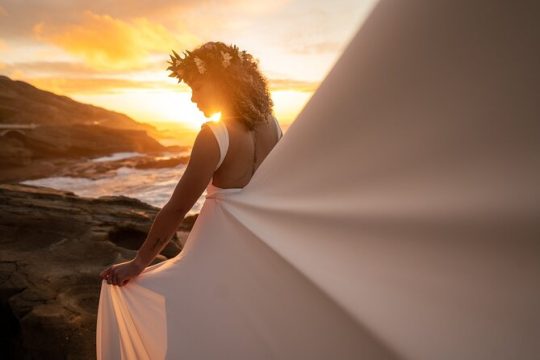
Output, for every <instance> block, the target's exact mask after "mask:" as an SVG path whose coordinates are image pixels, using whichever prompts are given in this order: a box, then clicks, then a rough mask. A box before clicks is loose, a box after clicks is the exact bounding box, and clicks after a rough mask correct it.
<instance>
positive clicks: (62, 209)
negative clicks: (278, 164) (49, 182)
mask: <svg viewBox="0 0 540 360" xmlns="http://www.w3.org/2000/svg"><path fill="white" fill-rule="evenodd" d="M177 161H178V160H177ZM158 211H159V208H157V207H154V206H151V205H148V204H145V203H144V202H141V201H139V200H137V199H132V198H128V197H125V196H102V197H99V198H85V197H79V196H77V195H75V194H73V193H72V192H68V191H61V190H55V189H50V188H46V187H39V186H30V185H22V184H0V249H1V251H0V318H1V321H0V324H1V325H0V326H1V333H2V339H1V340H0V358H8V359H11V358H13V359H16V358H25V359H26V358H32V359H33V358H39V359H42V358H47V359H48V358H51V359H56V358H58V359H60V358H69V359H89V358H95V329H96V328H95V326H96V320H97V318H96V311H97V305H98V299H99V291H100V286H101V279H100V278H99V272H100V271H101V270H103V269H104V268H105V267H106V266H108V265H110V264H114V263H118V262H122V261H127V260H129V259H131V258H133V256H134V255H135V252H136V249H138V248H139V246H140V244H142V242H143V241H144V239H145V237H146V234H147V233H148V231H149V229H150V226H151V224H152V222H153V219H154V217H155V215H156V214H157V212H158ZM196 218H197V215H195V216H191V217H186V219H185V220H184V221H183V222H182V224H181V225H180V227H179V229H178V231H177V233H176V235H175V236H174V237H173V239H171V241H170V242H169V244H168V245H167V247H166V248H165V249H164V250H163V251H162V253H161V254H160V255H158V256H157V257H156V259H155V260H154V262H153V264H154V263H156V262H160V261H163V260H165V259H167V258H171V257H174V256H176V255H177V254H178V253H179V252H180V251H181V249H182V245H183V243H184V241H185V239H186V238H187V236H188V234H189V231H190V230H191V227H192V226H193V223H194V222H195V220H196ZM44 334H46V335H47V336H44Z"/></svg>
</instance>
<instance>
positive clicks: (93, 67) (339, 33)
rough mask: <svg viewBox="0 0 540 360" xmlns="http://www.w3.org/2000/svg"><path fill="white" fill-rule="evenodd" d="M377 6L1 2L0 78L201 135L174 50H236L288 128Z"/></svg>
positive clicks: (300, 1)
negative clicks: (257, 71) (258, 73)
mask: <svg viewBox="0 0 540 360" xmlns="http://www.w3.org/2000/svg"><path fill="white" fill-rule="evenodd" d="M373 3H374V0H341V1H333V2H328V1H322V0H321V1H319V0H317V1H314V0H289V1H287V0H271V1H247V0H245V1H244V0H228V1H200V0H184V1H177V0H175V1H172V0H153V1H149V0H144V1H128V0H116V1H105V0H94V1H81V0H70V1H65V0H52V1H43V0H41V1H40V0H28V1H20V0H0V74H3V75H6V76H8V77H10V78H12V79H14V80H22V81H26V82H29V83H30V84H32V85H34V86H36V87H38V88H42V89H45V90H49V91H52V92H54V93H57V94H62V95H67V96H69V97H71V98H73V99H75V100H78V101H81V102H84V103H90V104H94V105H97V106H102V107H105V108H107V109H111V110H115V111H119V112H123V113H125V114H127V115H129V116H131V117H132V118H134V119H135V120H137V121H142V122H150V123H158V122H174V123H177V124H183V125H185V126H186V128H192V129H198V128H199V127H200V124H201V123H202V122H203V121H204V120H205V119H204V117H203V114H202V113H201V112H199V110H198V109H197V107H196V106H195V105H194V104H192V103H191V101H190V97H191V91H190V89H189V87H187V86H186V85H185V84H184V83H182V84H181V85H178V84H177V80H176V79H173V78H170V77H168V74H169V72H168V71H167V70H166V68H167V66H168V64H167V61H168V60H169V56H168V54H169V53H170V50H171V49H174V50H175V51H176V52H178V53H180V52H181V51H183V50H184V49H188V50H189V49H192V48H195V47H197V46H199V45H201V44H202V43H204V42H206V41H223V42H225V43H226V44H236V45H238V46H239V48H240V49H241V50H246V51H247V52H249V53H251V54H253V55H254V56H255V57H256V58H258V59H259V60H260V67H261V69H262V71H263V73H264V75H265V76H266V77H267V78H268V79H269V81H270V90H271V92H272V98H273V100H274V103H275V107H274V111H275V114H276V116H277V118H278V119H279V121H280V123H282V124H283V125H285V126H286V124H288V123H290V122H291V121H292V120H294V118H295V117H296V115H297V114H298V113H299V112H300V111H301V109H302V107H303V106H304V105H305V103H306V102H307V101H308V100H309V98H310V97H311V96H312V94H313V92H314V91H315V90H316V89H317V87H318V86H319V84H320V82H321V81H322V80H323V79H324V77H325V76H326V74H327V73H328V71H330V69H331V68H332V66H333V64H334V63H335V61H336V60H337V59H338V57H339V55H340V54H341V52H342V51H343V50H344V48H345V46H346V45H347V43H348V41H349V40H350V39H351V38H352V36H353V35H354V34H355V33H356V30H357V29H358V28H359V26H360V24H361V23H362V21H363V20H364V18H365V16H366V15H367V14H368V12H369V10H370V9H371V7H372V5H373Z"/></svg>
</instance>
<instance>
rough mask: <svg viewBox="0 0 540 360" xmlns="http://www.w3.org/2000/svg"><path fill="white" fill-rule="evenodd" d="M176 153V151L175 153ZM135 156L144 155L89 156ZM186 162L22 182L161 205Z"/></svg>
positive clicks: (203, 196) (199, 203)
mask: <svg viewBox="0 0 540 360" xmlns="http://www.w3.org/2000/svg"><path fill="white" fill-rule="evenodd" d="M176 155H177V156H178V155H179V154H176ZM135 156H144V154H140V153H137V152H122V153H114V154H111V155H108V156H103V157H99V158H95V159H92V160H91V161H94V162H104V161H114V160H120V159H127V158H130V157H135ZM169 157H170V156H169V155H168V154H162V155H161V156H156V157H155V159H156V160H162V159H167V158H169ZM186 166H187V165H186V164H179V165H176V166H174V167H170V168H158V169H137V168H131V167H119V168H117V169H116V170H114V171H111V172H108V173H106V174H104V177H102V178H100V179H95V180H94V179H87V178H82V177H67V176H57V177H48V178H42V179H33V180H25V181H21V184H28V185H37V186H46V187H50V188H54V189H59V190H66V191H71V192H73V193H75V194H76V195H78V196H83V197H99V196H105V195H107V196H110V195H124V196H128V197H132V198H136V199H139V200H141V201H143V202H145V203H147V204H150V205H153V206H157V207H159V208H161V207H163V205H165V203H166V202H167V201H168V200H169V199H170V197H171V195H172V193H173V191H174V188H175V187H176V184H178V181H180V178H181V177H182V175H183V174H184V171H185V168H186ZM205 199H206V190H205V191H204V192H203V194H201V196H200V197H199V199H198V200H197V201H196V203H195V204H194V205H193V207H192V209H191V210H190V211H189V212H188V214H187V215H194V214H197V213H199V212H200V210H201V207H202V204H203V203H204V200H205Z"/></svg>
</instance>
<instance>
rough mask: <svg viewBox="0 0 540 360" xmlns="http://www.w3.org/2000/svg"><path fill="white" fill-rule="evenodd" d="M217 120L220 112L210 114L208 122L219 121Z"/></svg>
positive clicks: (219, 117)
mask: <svg viewBox="0 0 540 360" xmlns="http://www.w3.org/2000/svg"><path fill="white" fill-rule="evenodd" d="M219 119H221V113H220V112H217V113H215V114H212V116H210V120H212V121H216V122H217V121H219Z"/></svg>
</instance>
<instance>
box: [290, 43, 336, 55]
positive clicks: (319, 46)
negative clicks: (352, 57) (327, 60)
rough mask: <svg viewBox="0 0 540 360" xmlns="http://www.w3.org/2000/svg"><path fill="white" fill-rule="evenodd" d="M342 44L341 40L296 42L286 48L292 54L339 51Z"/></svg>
mask: <svg viewBox="0 0 540 360" xmlns="http://www.w3.org/2000/svg"><path fill="white" fill-rule="evenodd" d="M344 45H345V44H344V43H343V41H320V42H315V43H311V44H297V45H296V46H291V47H290V48H288V50H289V51H290V52H291V53H294V54H322V53H340V52H341V51H342V50H343V47H344Z"/></svg>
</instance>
